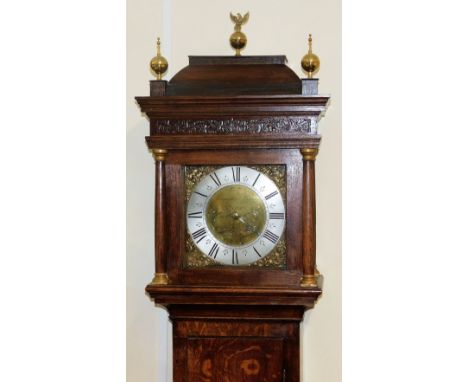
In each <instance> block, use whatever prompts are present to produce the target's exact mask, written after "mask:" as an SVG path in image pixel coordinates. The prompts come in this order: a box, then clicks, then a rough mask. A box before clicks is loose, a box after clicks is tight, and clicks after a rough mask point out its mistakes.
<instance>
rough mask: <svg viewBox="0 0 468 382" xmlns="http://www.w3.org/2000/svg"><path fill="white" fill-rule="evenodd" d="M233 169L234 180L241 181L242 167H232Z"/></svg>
mask: <svg viewBox="0 0 468 382" xmlns="http://www.w3.org/2000/svg"><path fill="white" fill-rule="evenodd" d="M231 170H232V179H234V182H240V167H236V168H235V169H234V167H231Z"/></svg>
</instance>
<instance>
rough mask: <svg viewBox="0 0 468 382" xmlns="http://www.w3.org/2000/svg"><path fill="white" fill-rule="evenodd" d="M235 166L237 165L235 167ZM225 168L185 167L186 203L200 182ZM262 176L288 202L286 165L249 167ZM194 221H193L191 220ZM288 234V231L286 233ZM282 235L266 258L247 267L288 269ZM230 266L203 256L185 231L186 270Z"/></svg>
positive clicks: (206, 166)
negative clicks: (266, 178) (271, 182)
mask: <svg viewBox="0 0 468 382" xmlns="http://www.w3.org/2000/svg"><path fill="white" fill-rule="evenodd" d="M233 166H235V165H233ZM222 167H225V166H212V165H199V166H185V167H184V188H185V194H184V198H185V200H184V202H185V206H186V208H187V204H188V202H189V200H190V197H191V195H192V192H193V191H194V189H195V188H196V186H197V185H198V184H199V182H200V181H201V180H202V179H203V178H204V177H206V176H207V175H209V174H211V173H213V172H214V171H216V170H218V169H220V168H222ZM246 167H249V168H251V169H254V170H256V171H258V172H260V173H261V174H263V175H265V176H266V177H268V178H269V179H270V180H271V181H273V183H274V184H275V185H276V187H277V189H278V190H279V192H280V194H281V197H282V199H283V200H284V201H286V166H285V165H247V166H246ZM190 220H192V219H190ZM284 232H286V230H285V231H284ZM284 232H283V234H282V235H281V237H280V238H279V240H278V241H277V242H276V245H275V247H274V248H273V250H272V251H271V252H270V253H269V254H268V255H266V256H265V257H263V258H261V259H259V260H257V261H255V262H253V263H251V264H248V265H246V266H247V267H259V268H260V267H261V268H271V269H285V268H286V239H285V237H284V236H285V235H284ZM226 266H228V265H224V264H220V263H218V262H216V261H215V260H213V259H212V258H210V257H208V256H206V255H205V254H203V253H202V252H201V251H200V250H199V248H198V247H197V245H196V244H195V243H194V241H193V238H192V236H191V235H190V234H189V232H188V230H187V229H186V230H185V255H184V267H185V268H206V267H209V268H216V267H223V268H225V267H226Z"/></svg>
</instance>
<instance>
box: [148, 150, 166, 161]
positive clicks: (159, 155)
mask: <svg viewBox="0 0 468 382" xmlns="http://www.w3.org/2000/svg"><path fill="white" fill-rule="evenodd" d="M151 151H152V152H153V157H154V160H157V161H161V162H164V161H165V160H166V156H167V150H164V149H152V150H151Z"/></svg>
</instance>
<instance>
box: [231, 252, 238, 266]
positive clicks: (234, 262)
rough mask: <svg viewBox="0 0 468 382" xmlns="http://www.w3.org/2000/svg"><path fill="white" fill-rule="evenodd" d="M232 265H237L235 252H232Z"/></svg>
mask: <svg viewBox="0 0 468 382" xmlns="http://www.w3.org/2000/svg"><path fill="white" fill-rule="evenodd" d="M232 264H233V265H234V264H239V258H238V257H237V251H235V250H232Z"/></svg>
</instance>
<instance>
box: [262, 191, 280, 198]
mask: <svg viewBox="0 0 468 382" xmlns="http://www.w3.org/2000/svg"><path fill="white" fill-rule="evenodd" d="M275 195H278V191H273V192H272V193H271V194H268V195H267V196H265V199H266V200H268V199H271V198H272V197H273V196H275Z"/></svg>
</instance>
